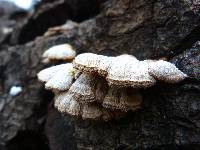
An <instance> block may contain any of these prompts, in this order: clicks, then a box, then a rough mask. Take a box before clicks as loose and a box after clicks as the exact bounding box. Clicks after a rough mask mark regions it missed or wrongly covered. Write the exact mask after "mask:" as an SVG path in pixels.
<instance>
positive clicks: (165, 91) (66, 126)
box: [0, 0, 200, 150]
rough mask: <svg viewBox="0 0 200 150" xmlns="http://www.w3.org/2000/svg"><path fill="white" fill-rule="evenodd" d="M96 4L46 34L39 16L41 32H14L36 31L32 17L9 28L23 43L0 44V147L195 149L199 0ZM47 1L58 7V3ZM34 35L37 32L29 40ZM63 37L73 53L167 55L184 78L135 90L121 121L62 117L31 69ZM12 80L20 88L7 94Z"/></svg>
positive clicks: (198, 143)
mask: <svg viewBox="0 0 200 150" xmlns="http://www.w3.org/2000/svg"><path fill="white" fill-rule="evenodd" d="M71 2H72V1H70V0H69V1H67V0H66V1H64V2H63V3H61V4H59V5H61V6H62V8H63V9H65V7H64V5H65V4H64V3H68V4H74V3H71ZM73 2H75V1H73ZM54 3H57V2H54ZM46 4H48V1H47V3H46V2H45V3H43V4H42V5H43V7H41V8H40V9H39V8H38V9H37V10H36V11H35V12H34V14H33V15H32V16H34V15H36V14H39V16H37V17H40V16H42V15H44V16H42V18H45V16H46V15H47V16H48V13H45V11H43V10H42V8H44V7H45V5H46ZM100 4H102V5H101V10H100V13H99V14H98V15H97V16H95V17H93V18H91V19H89V20H85V21H82V22H81V23H80V24H78V25H77V26H75V27H74V28H72V29H70V30H67V31H66V32H63V33H62V34H58V35H57V34H56V35H55V36H53V35H51V37H50V36H45V37H44V36H40V37H37V35H41V33H42V32H44V31H47V30H48V28H49V27H51V25H47V26H45V25H44V24H45V23H44V22H42V20H40V19H38V20H37V21H36V23H37V24H42V26H43V25H44V27H45V28H44V30H43V31H42V32H40V33H38V34H35V35H34V36H32V35H31V38H28V39H27V38H26V36H24V37H23V36H21V37H20V36H19V34H18V33H21V34H22V33H23V34H24V35H27V34H28V33H30V31H31V30H32V31H33V32H34V30H35V29H34V26H28V27H27V23H29V21H30V22H31V21H32V19H30V18H31V17H30V16H28V17H25V18H24V19H25V22H27V23H26V24H24V25H22V26H21V27H20V29H19V32H17V33H12V34H13V35H12V38H11V39H10V41H13V43H20V42H19V39H20V38H21V39H22V41H24V42H28V43H26V44H21V45H14V46H12V47H11V46H9V42H7V43H4V45H1V49H0V93H1V95H0V120H1V123H0V148H1V147H2V149H3V148H7V149H17V148H18V149H23V148H25V149H48V148H50V149H52V150H57V149H60V150H64V149H69V150H75V149H80V150H85V149H95V150H98V149H99V150H101V149H120V150H121V149H199V147H200V81H199V79H200V41H198V40H200V37H199V35H200V2H199V1H198V0H195V1H190V0H108V1H106V2H104V3H103V1H101V0H98V1H96V3H95V4H94V7H97V6H98V7H99V5H100ZM72 6H74V7H75V5H72ZM87 6H88V7H89V6H90V7H91V5H87ZM46 7H48V5H46ZM51 7H52V8H54V7H55V8H54V9H55V10H57V9H56V7H57V5H51ZM88 7H86V8H87V9H88ZM90 7H89V8H90ZM52 8H51V9H52ZM82 8H84V7H82ZM74 10H76V11H75V12H78V10H80V9H79V7H76V9H74ZM38 11H40V12H41V14H40V13H39V12H38ZM55 12H56V11H55ZM66 12H68V11H67V10H66ZM68 13H69V14H68ZM68 13H66V14H65V15H64V16H62V15H63V14H62V15H61V17H63V18H62V19H63V20H65V19H68V17H69V16H72V14H71V12H68ZM95 14H96V12H95V13H93V15H95ZM57 15H59V13H57ZM90 16H92V15H88V17H90ZM33 18H34V17H33ZM69 18H70V17H69ZM85 18H87V17H85ZM74 20H75V19H74ZM63 23H64V22H63ZM30 24H31V23H30ZM57 25H59V24H57ZM27 29H28V30H27ZM13 37H15V38H14V39H13ZM28 37H29V36H28ZM33 37H34V38H35V37H37V38H36V39H35V40H33ZM23 38H24V39H23ZM30 40H33V41H30ZM0 42H1V41H0ZM65 42H68V43H70V44H72V45H73V46H74V47H75V48H76V49H77V52H78V53H82V52H94V53H100V54H105V55H118V54H122V53H128V54H132V55H135V56H136V57H137V58H139V59H141V60H142V59H146V58H154V59H160V58H162V59H166V60H169V61H171V62H173V63H175V64H176V66H177V67H178V68H179V69H180V70H182V71H183V72H184V73H186V74H187V75H189V78H188V79H186V80H185V81H183V82H181V83H179V84H176V85H171V84H164V83H158V84H157V85H156V86H154V87H152V88H148V89H146V90H142V95H143V98H144V102H143V106H142V109H141V110H139V111H137V112H134V113H132V112H130V113H128V114H127V116H126V117H125V118H122V119H120V120H112V121H109V122H96V121H87V120H85V121H83V120H78V119H76V118H72V117H71V116H64V115H61V114H60V113H59V112H57V111H56V110H55V109H54V108H53V107H52V101H51V100H52V98H53V95H52V94H51V93H50V92H47V91H45V90H44V87H43V86H42V84H40V83H39V82H38V81H37V78H36V73H37V72H38V71H39V70H41V69H42V68H46V67H47V66H45V65H43V64H42V63H41V54H42V53H43V51H44V50H45V49H47V48H49V47H51V46H53V45H55V44H61V43H65ZM11 43H12V42H11ZM22 43H23V42H22ZM5 45H7V46H5ZM5 47H6V48H5ZM13 85H20V86H22V87H23V91H22V93H20V94H19V95H17V96H15V97H11V96H10V95H9V89H10V87H12V86H13ZM22 135H23V136H22ZM29 138H30V140H28V139H29ZM33 141H36V142H33ZM22 143H26V144H22ZM31 143H32V144H31ZM34 143H36V144H34ZM33 145H34V146H35V145H39V147H34V146H33Z"/></svg>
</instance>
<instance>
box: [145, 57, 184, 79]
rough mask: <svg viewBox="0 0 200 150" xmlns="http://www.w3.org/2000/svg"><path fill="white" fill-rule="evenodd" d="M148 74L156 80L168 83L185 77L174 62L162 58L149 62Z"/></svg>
mask: <svg viewBox="0 0 200 150" xmlns="http://www.w3.org/2000/svg"><path fill="white" fill-rule="evenodd" d="M149 74H150V75H152V76H153V77H154V78H156V79H158V80H161V81H165V82H169V83H176V82H179V81H181V80H183V79H185V78H186V77H187V75H186V74H184V73H183V72H181V71H180V70H179V69H178V68H177V67H176V66H175V65H174V64H172V63H169V62H167V61H163V60H159V61H155V62H151V63H149Z"/></svg>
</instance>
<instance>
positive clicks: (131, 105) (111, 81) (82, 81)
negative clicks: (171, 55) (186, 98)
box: [38, 53, 187, 121]
mask: <svg viewBox="0 0 200 150" xmlns="http://www.w3.org/2000/svg"><path fill="white" fill-rule="evenodd" d="M185 77H187V75H186V74H184V73H183V72H181V71H180V70H179V69H178V68H176V66H175V65H173V64H171V63H169V62H167V61H162V60H159V61H154V60H144V61H139V60H137V59H136V58H135V57H134V56H131V55H120V56H117V57H108V56H103V55H97V54H92V53H84V54H80V55H78V56H77V57H75V59H74V61H73V63H66V64H62V65H57V66H53V67H50V68H47V69H44V70H42V71H40V72H39V73H38V78H39V80H40V81H42V82H45V88H46V89H50V90H52V91H53V92H54V93H55V98H54V103H55V104H54V105H55V107H56V108H57V109H58V110H59V111H60V112H62V113H67V114H70V115H73V116H79V117H82V118H83V119H95V120H105V121H107V120H110V119H112V118H119V117H121V116H123V115H124V114H125V113H126V112H127V111H136V110H138V109H139V108H140V107H141V104H142V96H141V94H140V92H139V90H140V89H141V88H148V87H150V86H153V85H154V84H155V83H156V81H157V80H161V81H164V82H168V83H176V82H179V81H181V80H183V79H184V78H185Z"/></svg>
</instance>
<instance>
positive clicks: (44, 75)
mask: <svg viewBox="0 0 200 150" xmlns="http://www.w3.org/2000/svg"><path fill="white" fill-rule="evenodd" d="M67 66H68V64H62V65H56V66H52V67H50V68H46V69H44V70H42V71H40V72H39V73H38V74H37V77H38V79H39V80H40V81H41V82H47V81H49V80H50V79H51V78H52V77H53V76H55V74H56V73H57V72H58V71H60V70H65V68H66V67H67Z"/></svg>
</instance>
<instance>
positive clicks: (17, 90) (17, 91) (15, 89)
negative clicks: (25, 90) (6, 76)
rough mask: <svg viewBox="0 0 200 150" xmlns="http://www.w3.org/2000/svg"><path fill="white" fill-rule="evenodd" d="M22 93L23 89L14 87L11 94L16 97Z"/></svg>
mask: <svg viewBox="0 0 200 150" xmlns="http://www.w3.org/2000/svg"><path fill="white" fill-rule="evenodd" d="M21 92H22V87H21V86H12V87H11V88H10V91H9V94H10V95H11V96H16V95H18V94H19V93H21Z"/></svg>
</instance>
